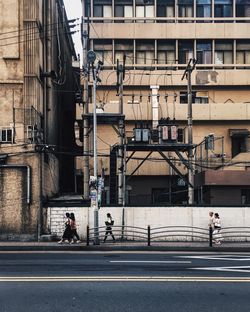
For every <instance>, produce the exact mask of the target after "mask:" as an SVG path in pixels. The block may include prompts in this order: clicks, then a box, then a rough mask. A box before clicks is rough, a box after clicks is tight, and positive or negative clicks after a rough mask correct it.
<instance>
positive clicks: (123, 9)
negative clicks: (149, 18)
mask: <svg viewBox="0 0 250 312" xmlns="http://www.w3.org/2000/svg"><path fill="white" fill-rule="evenodd" d="M115 17H133V0H115ZM119 22H121V21H119ZM125 22H131V20H125Z"/></svg>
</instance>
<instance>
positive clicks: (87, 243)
mask: <svg viewBox="0 0 250 312" xmlns="http://www.w3.org/2000/svg"><path fill="white" fill-rule="evenodd" d="M86 245H87V246H89V225H87V242H86Z"/></svg>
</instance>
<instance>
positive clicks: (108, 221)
mask: <svg viewBox="0 0 250 312" xmlns="http://www.w3.org/2000/svg"><path fill="white" fill-rule="evenodd" d="M105 224H106V233H105V237H104V240H103V242H104V243H105V241H106V239H107V237H108V234H110V235H111V236H112V238H113V241H115V237H114V235H113V233H112V225H114V220H113V218H112V216H111V214H110V213H107V219H106V221H105Z"/></svg>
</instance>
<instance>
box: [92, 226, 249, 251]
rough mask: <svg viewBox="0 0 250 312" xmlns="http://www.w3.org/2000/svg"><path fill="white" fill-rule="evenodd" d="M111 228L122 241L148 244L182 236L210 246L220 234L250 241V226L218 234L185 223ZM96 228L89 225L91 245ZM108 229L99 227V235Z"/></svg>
mask: <svg viewBox="0 0 250 312" xmlns="http://www.w3.org/2000/svg"><path fill="white" fill-rule="evenodd" d="M111 228H112V229H111V230H112V233H113V234H114V235H116V236H119V237H121V239H122V241H125V240H127V239H129V238H132V241H135V240H136V239H139V240H140V241H147V243H148V246H150V245H151V241H153V242H169V241H170V240H169V238H170V237H172V238H177V237H182V239H181V240H180V241H182V242H191V241H192V242H194V240H195V241H197V242H199V241H203V242H204V241H205V242H208V243H209V246H210V247H212V246H213V241H214V240H215V241H216V240H217V239H218V238H219V235H221V236H222V239H224V240H227V241H228V242H230V241H232V242H234V241H237V239H240V241H250V239H249V238H250V227H225V228H222V230H221V231H220V233H217V234H213V232H214V231H213V229H212V228H201V227H195V226H194V227H191V226H185V225H183V226H180V225H176V226H174V225H171V226H161V227H156V228H151V227H150V226H148V227H147V228H142V227H136V226H122V225H114V226H111ZM95 229H96V228H91V229H90V228H89V227H88V226H87V245H89V242H90V241H91V240H94V239H95V238H96V237H97V236H95ZM106 231H108V230H107V228H106V226H101V227H98V237H99V238H103V237H105V234H106ZM122 234H123V235H122ZM183 237H186V239H183ZM190 238H191V240H190ZM244 238H245V240H244ZM220 239H221V238H220ZM175 241H176V240H175Z"/></svg>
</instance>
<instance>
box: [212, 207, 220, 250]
mask: <svg viewBox="0 0 250 312" xmlns="http://www.w3.org/2000/svg"><path fill="white" fill-rule="evenodd" d="M213 223H214V231H213V236H214V240H215V244H217V245H220V244H221V240H222V235H221V234H220V231H221V219H220V216H219V214H218V213H215V214H214V220H213Z"/></svg>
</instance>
